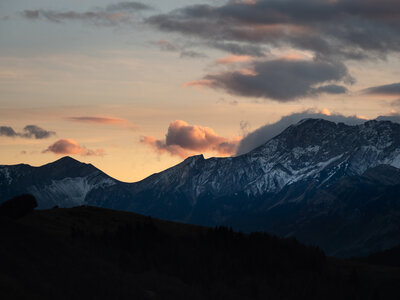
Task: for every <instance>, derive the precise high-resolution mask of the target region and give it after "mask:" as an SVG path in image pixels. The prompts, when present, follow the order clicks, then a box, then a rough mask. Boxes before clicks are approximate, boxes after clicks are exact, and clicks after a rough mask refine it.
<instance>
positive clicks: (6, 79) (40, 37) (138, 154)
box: [0, 0, 400, 182]
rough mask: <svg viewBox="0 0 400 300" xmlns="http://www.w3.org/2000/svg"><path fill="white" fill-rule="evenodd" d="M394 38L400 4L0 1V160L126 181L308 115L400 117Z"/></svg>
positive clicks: (399, 28) (370, 0)
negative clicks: (89, 169) (97, 172)
mask: <svg viewBox="0 0 400 300" xmlns="http://www.w3.org/2000/svg"><path fill="white" fill-rule="evenodd" d="M399 36H400V1H398V0H275V1H269V0H259V1H257V0H242V1H233V0H231V1H222V0H215V1H211V0H209V1H201V0H185V1H184V0H162V1H155V0H152V1H142V2H131V1H126V2H121V1H118V0H117V1H115V0H96V1H94V0H58V1H54V0H35V1H31V0H14V1H10V0H9V1H6V0H0V158H1V159H0V164H17V163H27V164H30V165H34V166H38V165H42V164H45V163H48V162H51V161H54V160H56V159H58V158H60V157H62V156H64V155H71V156H72V157H74V158H76V159H78V160H80V161H83V162H87V163H92V164H94V165H95V166H96V167H98V168H99V169H101V170H103V171H104V172H106V173H107V174H109V175H110V176H112V177H114V178H116V179H119V180H122V181H129V182H132V181H137V180H140V179H143V178H144V177H146V176H148V175H150V174H152V173H154V172H159V171H162V170H164V169H166V168H168V167H170V166H173V165H175V164H177V163H179V162H180V161H182V160H183V159H184V158H185V157H187V156H190V155H195V154H200V153H203V154H204V155H205V156H206V157H210V156H232V155H236V154H242V153H244V152H246V151H249V150H251V149H252V148H254V147H255V146H257V145H259V144H260V143H263V142H265V141H266V139H268V138H270V137H272V136H273V135H274V134H276V133H279V131H280V130H281V129H283V128H284V127H285V126H288V125H290V124H291V123H293V122H297V121H298V120H299V119H301V118H303V117H324V116H325V117H327V118H330V119H332V120H334V121H344V122H347V123H349V124H356V123H359V122H362V121H363V120H364V119H374V118H377V117H378V116H388V117H391V118H392V120H395V121H396V120H398V119H397V118H398V113H399V112H400V55H399V54H400V38H399ZM282 117H283V119H282ZM278 121H280V123H277V122H278ZM275 123H276V124H275ZM257 129H258V131H257ZM243 138H244V139H243ZM242 139H243V140H242Z"/></svg>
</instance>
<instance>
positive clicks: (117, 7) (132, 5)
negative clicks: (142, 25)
mask: <svg viewBox="0 0 400 300" xmlns="http://www.w3.org/2000/svg"><path fill="white" fill-rule="evenodd" d="M152 9H153V7H151V6H149V5H147V4H143V3H140V2H134V1H130V2H129V1H127V2H119V3H116V4H111V5H108V6H107V8H106V10H107V11H121V10H122V11H127V10H133V11H139V10H152Z"/></svg>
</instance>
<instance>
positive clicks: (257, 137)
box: [236, 111, 400, 155]
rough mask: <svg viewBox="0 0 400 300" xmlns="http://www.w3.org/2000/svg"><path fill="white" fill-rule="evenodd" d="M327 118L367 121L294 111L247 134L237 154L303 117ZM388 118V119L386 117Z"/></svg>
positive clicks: (254, 146)
mask: <svg viewBox="0 0 400 300" xmlns="http://www.w3.org/2000/svg"><path fill="white" fill-rule="evenodd" d="M308 118H313V119H325V120H329V121H332V122H336V123H339V122H342V123H345V124H348V125H357V124H362V123H364V122H365V120H364V119H360V118H358V117H356V116H349V117H346V116H343V115H339V114H331V115H326V114H323V113H317V112H313V111H304V112H300V113H294V114H291V115H288V116H284V117H282V118H281V119H280V120H279V121H278V122H275V123H270V124H266V125H264V126H261V127H260V128H258V129H256V130H254V131H253V132H251V133H249V134H248V135H247V136H245V137H244V138H243V139H242V140H241V141H240V143H239V145H238V147H237V151H236V155H241V154H245V153H247V152H249V151H251V150H253V149H255V148H257V147H258V146H261V145H262V144H264V143H266V142H267V141H269V140H270V139H272V138H273V137H275V136H277V135H278V134H280V133H281V132H282V131H283V130H285V129H286V128H287V127H289V126H290V125H293V124H296V123H298V122H299V121H301V120H303V119H308ZM381 118H389V117H381ZM386 120H388V119H386ZM395 120H398V121H399V123H400V118H399V117H397V119H396V118H395V117H394V116H393V119H392V121H395Z"/></svg>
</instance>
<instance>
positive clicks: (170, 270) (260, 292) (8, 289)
mask: <svg viewBox="0 0 400 300" xmlns="http://www.w3.org/2000/svg"><path fill="white" fill-rule="evenodd" d="M0 236H1V239H2V240H1V244H0V265H1V268H0V298H2V299H163V300H165V299H174V300H179V299H185V300H187V299H199V300H201V299H218V300H220V299H241V300H242V299H399V297H400V291H399V290H398V288H397V284H398V282H399V281H400V270H399V269H397V268H390V267H379V266H369V265H367V264H363V263H357V262H350V261H341V260H337V259H331V258H327V257H325V255H324V253H323V252H322V251H321V250H319V249H318V248H315V247H308V246H304V245H302V244H300V243H298V242H297V241H296V240H295V239H280V238H277V237H274V236H270V235H268V234H261V233H253V234H248V235H247V234H242V233H237V232H233V231H232V230H230V229H228V228H226V227H218V228H214V229H210V228H205V227H199V226H193V225H186V224H180V223H173V222H168V221H161V220H158V219H154V218H150V217H146V216H142V215H138V214H134V213H128V212H121V211H113V210H107V209H102V208H94V207H77V208H70V209H59V208H55V209H51V210H43V211H34V212H32V213H30V214H28V215H25V216H24V217H22V218H20V219H18V220H11V219H1V218H0Z"/></svg>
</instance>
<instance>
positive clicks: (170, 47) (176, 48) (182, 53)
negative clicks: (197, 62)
mask: <svg viewBox="0 0 400 300" xmlns="http://www.w3.org/2000/svg"><path fill="white" fill-rule="evenodd" d="M151 44H153V45H155V46H157V47H158V48H159V49H160V50H161V51H167V52H177V53H179V57H180V58H206V57H207V55H205V54H204V53H200V52H198V51H194V50H189V49H187V47H185V46H181V45H178V44H175V43H173V42H171V41H167V40H158V41H155V42H151Z"/></svg>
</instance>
